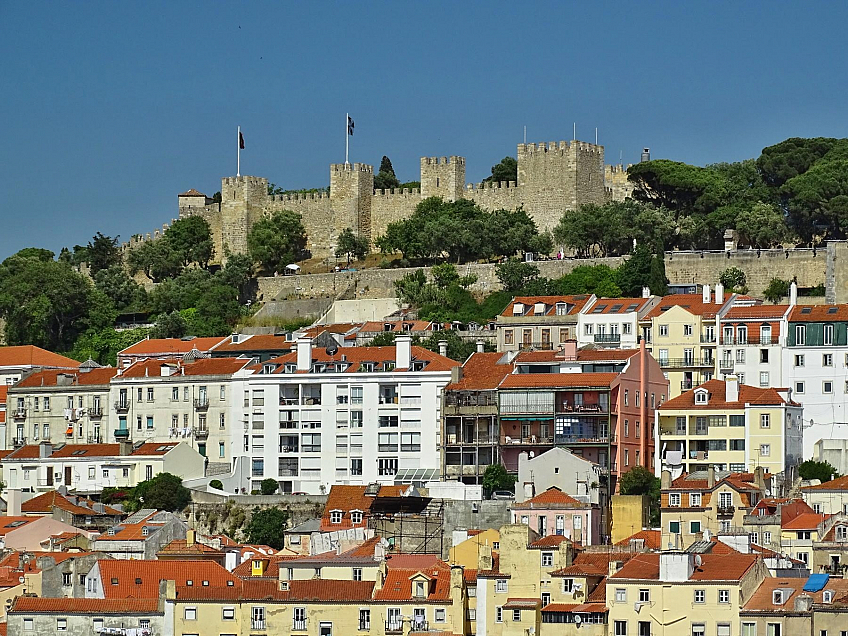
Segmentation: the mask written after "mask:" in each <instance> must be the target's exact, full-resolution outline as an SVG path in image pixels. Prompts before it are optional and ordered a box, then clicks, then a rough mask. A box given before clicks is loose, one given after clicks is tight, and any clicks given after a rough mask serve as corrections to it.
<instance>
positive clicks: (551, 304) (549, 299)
mask: <svg viewBox="0 0 848 636" xmlns="http://www.w3.org/2000/svg"><path fill="white" fill-rule="evenodd" d="M589 298H590V296H589V295H588V294H577V295H572V296H516V297H515V298H513V299H512V301H510V303H509V304H508V305H507V306H506V309H504V310H503V311H502V312H501V316H503V317H504V318H509V317H511V316H515V314H514V313H512V312H513V305H515V303H522V304H523V305H524V313H523V314H522V316H535V315H536V313H535V312H536V303H545V313H544V314H543V315H545V316H550V315H554V314H555V313H556V305H557V303H568V305H571V306H572V307H571V308H570V311H569V312H568V315H574V314H576V313H577V312H579V311H580V310H581V309H583V306H584V305H585V304H586V302H587V301H588V300H589Z"/></svg>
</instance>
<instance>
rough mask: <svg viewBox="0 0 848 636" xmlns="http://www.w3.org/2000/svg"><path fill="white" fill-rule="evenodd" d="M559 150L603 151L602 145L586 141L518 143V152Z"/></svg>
mask: <svg viewBox="0 0 848 636" xmlns="http://www.w3.org/2000/svg"><path fill="white" fill-rule="evenodd" d="M560 150H582V151H584V152H597V153H603V151H604V147H603V146H601V145H597V146H596V145H595V144H593V143H589V142H588V141H576V140H575V141H559V142H557V141H551V142H548V143H545V142H544V141H543V142H540V143H538V144H532V143H531V144H518V152H519V153H522V152H524V153H533V152H554V151H560Z"/></svg>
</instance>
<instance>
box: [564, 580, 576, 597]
mask: <svg viewBox="0 0 848 636" xmlns="http://www.w3.org/2000/svg"><path fill="white" fill-rule="evenodd" d="M562 591H563V593H564V594H571V593H572V592H573V591H574V579H563V580H562Z"/></svg>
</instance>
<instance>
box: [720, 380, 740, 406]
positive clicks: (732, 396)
mask: <svg viewBox="0 0 848 636" xmlns="http://www.w3.org/2000/svg"><path fill="white" fill-rule="evenodd" d="M724 401H725V402H738V401H739V377H738V376H735V375H729V376H727V377H726V378H725V379H724Z"/></svg>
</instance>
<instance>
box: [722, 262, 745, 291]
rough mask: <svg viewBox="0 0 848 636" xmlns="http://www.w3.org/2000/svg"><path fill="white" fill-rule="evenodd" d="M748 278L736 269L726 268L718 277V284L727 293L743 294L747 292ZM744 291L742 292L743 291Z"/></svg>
mask: <svg viewBox="0 0 848 636" xmlns="http://www.w3.org/2000/svg"><path fill="white" fill-rule="evenodd" d="M747 281H748V277H747V276H746V275H745V272H743V271H742V270H741V269H739V268H738V267H728V268H727V269H725V270H724V271H723V272H722V273H721V274H719V276H718V282H720V283H721V284H722V285H724V289H725V290H727V291H729V292H736V293H740V294H744V293H746V292H747V290H748V287H747V285H746V283H747ZM743 290H744V291H743Z"/></svg>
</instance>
